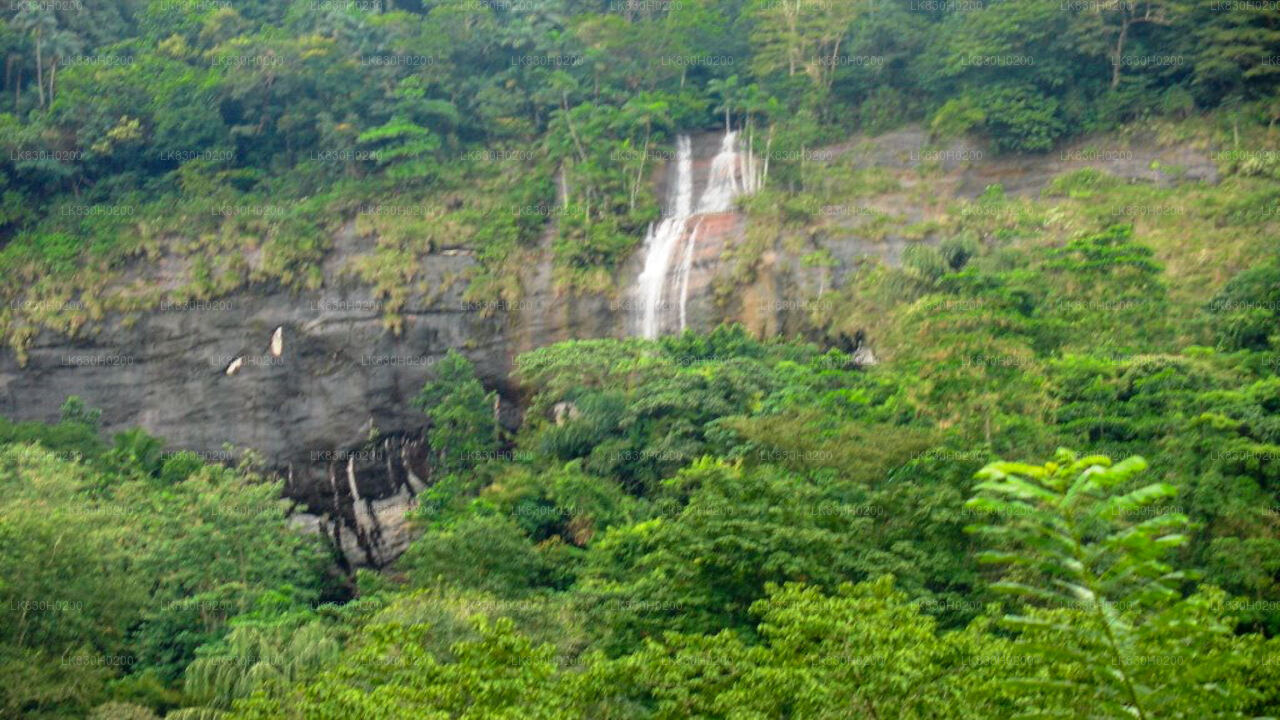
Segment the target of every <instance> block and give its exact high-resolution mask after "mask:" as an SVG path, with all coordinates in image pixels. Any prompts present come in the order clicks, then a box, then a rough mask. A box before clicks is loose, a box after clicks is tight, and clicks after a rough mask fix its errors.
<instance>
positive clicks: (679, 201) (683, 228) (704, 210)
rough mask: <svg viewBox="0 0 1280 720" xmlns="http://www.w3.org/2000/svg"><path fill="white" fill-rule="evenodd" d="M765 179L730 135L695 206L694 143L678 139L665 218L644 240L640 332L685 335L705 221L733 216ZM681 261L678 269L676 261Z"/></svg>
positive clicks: (638, 311) (638, 313)
mask: <svg viewBox="0 0 1280 720" xmlns="http://www.w3.org/2000/svg"><path fill="white" fill-rule="evenodd" d="M759 186H760V177H759V174H758V173H757V172H756V164H755V159H754V158H753V157H752V156H751V153H750V152H743V151H741V150H739V148H738V134H737V133H736V132H726V133H725V136H724V140H723V141H722V142H721V144H720V151H719V153H717V154H716V156H715V157H714V158H712V160H711V167H710V170H709V172H708V173H707V184H706V188H705V189H703V191H702V195H701V197H699V198H698V202H697V204H696V205H695V204H694V177H693V142H692V140H691V139H690V138H689V136H687V135H681V136H679V137H678V138H677V139H676V179H675V183H674V184H673V185H672V186H671V189H670V190H669V191H668V194H667V204H666V208H665V213H666V215H665V216H664V217H663V218H662V219H661V220H660V221H659V222H658V223H657V224H656V225H653V226H650V228H649V234H648V235H647V236H646V237H645V240H644V253H645V254H644V268H643V269H642V270H641V271H640V277H639V278H638V280H637V282H636V295H637V307H636V313H635V315H636V329H637V332H638V334H639V335H641V336H642V337H646V338H655V337H658V336H659V335H661V334H662V333H664V332H681V331H683V330H684V329H685V327H686V326H687V324H688V318H687V314H686V310H687V305H688V300H689V276H690V274H691V273H692V270H693V261H694V258H695V254H694V250H695V248H696V246H697V242H698V234H699V231H700V230H701V228H702V223H703V220H704V219H705V218H704V216H705V215H711V214H716V213H726V212H729V211H731V210H733V205H734V201H736V200H737V198H738V197H739V196H741V195H745V194H749V193H752V192H755V191H756V190H757V189H759ZM677 258H679V262H678V264H676V260H677Z"/></svg>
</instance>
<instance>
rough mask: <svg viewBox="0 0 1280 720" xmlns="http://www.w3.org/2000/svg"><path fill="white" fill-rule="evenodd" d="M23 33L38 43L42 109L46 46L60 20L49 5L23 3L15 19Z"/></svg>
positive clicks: (37, 73)
mask: <svg viewBox="0 0 1280 720" xmlns="http://www.w3.org/2000/svg"><path fill="white" fill-rule="evenodd" d="M13 22H14V24H15V25H16V26H17V27H18V28H19V29H20V30H22V31H23V32H28V33H31V35H32V37H33V38H35V43H36V89H37V90H38V91H39V94H40V109H42V110H43V109H44V108H45V106H46V98H45V92H44V44H45V41H46V40H48V39H49V38H50V37H51V36H52V35H53V34H54V33H56V32H57V30H58V18H57V16H56V15H54V13H53V9H52V8H51V7H50V6H49V5H48V4H47V3H38V2H26V3H21V4H20V7H19V9H18V12H17V14H15V15H14V18H13Z"/></svg>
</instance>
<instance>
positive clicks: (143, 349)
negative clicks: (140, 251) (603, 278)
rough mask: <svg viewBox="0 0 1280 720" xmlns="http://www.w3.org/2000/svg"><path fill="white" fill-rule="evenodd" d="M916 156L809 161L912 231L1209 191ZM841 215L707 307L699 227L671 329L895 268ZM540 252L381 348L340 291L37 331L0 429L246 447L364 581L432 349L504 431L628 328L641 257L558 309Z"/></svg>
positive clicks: (729, 217) (890, 240)
mask: <svg viewBox="0 0 1280 720" xmlns="http://www.w3.org/2000/svg"><path fill="white" fill-rule="evenodd" d="M723 137H724V136H723V134H721V133H707V134H705V135H697V136H693V138H692V141H691V144H692V155H693V162H692V165H693V186H694V189H693V193H694V195H695V197H697V196H701V195H702V194H704V192H705V189H706V188H707V186H708V184H709V182H710V180H709V178H710V174H711V172H712V166H713V164H714V163H713V158H715V157H716V156H717V155H718V154H719V153H720V152H721V151H722V150H723ZM926 141H927V137H926V135H925V133H923V132H922V131H919V130H905V131H901V132H897V133H892V134H890V135H886V136H882V137H880V138H876V139H874V140H871V139H866V140H863V141H858V142H850V143H847V144H845V145H842V146H839V147H834V148H828V149H826V150H823V151H822V152H821V154H824V155H827V156H828V157H830V158H834V159H835V160H836V161H837V162H840V163H849V164H851V165H852V166H854V167H867V166H872V165H875V166H879V167H884V168H887V169H889V170H890V172H893V173H897V176H898V177H899V180H900V181H901V183H902V184H903V188H904V189H903V192H902V193H901V196H900V197H895V196H893V195H888V196H880V197H879V198H878V199H877V202H880V203H888V204H890V205H893V207H891V208H884V209H887V210H891V211H892V213H893V214H894V215H895V216H896V217H901V218H902V219H903V220H904V221H905V222H903V224H907V223H914V222H919V221H921V220H925V219H928V218H929V217H930V214H931V213H933V212H935V211H936V209H937V207H940V206H941V205H942V204H943V203H944V201H945V200H946V198H953V197H973V196H976V195H977V194H979V193H981V192H982V191H983V189H985V188H986V187H987V186H988V185H990V184H992V183H996V182H999V183H1003V185H1004V187H1005V189H1006V191H1007V192H1011V193H1021V194H1031V193H1034V192H1036V191H1038V190H1039V189H1040V188H1041V187H1043V186H1044V184H1045V183H1047V182H1048V181H1049V179H1051V178H1052V177H1053V176H1054V175H1056V174H1058V173H1060V172H1063V171H1065V170H1069V169H1073V168H1075V167H1083V166H1085V165H1094V166H1097V167H1100V168H1102V169H1104V170H1107V171H1109V172H1112V173H1114V174H1117V175H1121V176H1124V177H1132V178H1139V179H1143V180H1148V181H1153V182H1166V181H1168V178H1167V177H1166V176H1165V175H1163V174H1162V173H1160V172H1159V171H1158V170H1152V169H1151V168H1152V167H1153V165H1152V160H1157V159H1159V160H1163V161H1164V162H1165V163H1166V164H1168V165H1177V166H1180V168H1181V172H1183V173H1184V177H1189V178H1192V179H1196V178H1200V179H1208V180H1212V179H1214V177H1215V173H1214V170H1213V165H1212V163H1211V162H1209V161H1208V159H1207V157H1204V156H1201V155H1196V154H1195V153H1187V152H1183V151H1179V152H1176V153H1172V154H1171V152H1169V151H1157V150H1146V151H1130V152H1129V154H1117V155H1116V156H1115V157H1113V158H1111V159H1107V158H1098V157H1093V156H1091V154H1090V152H1089V151H1088V148H1086V147H1083V146H1081V147H1079V148H1075V149H1074V150H1068V151H1065V152H1063V153H1061V154H1058V155H1053V156H1047V157H1042V158H1018V159H1014V160H999V159H994V160H988V159H985V158H984V157H983V155H982V153H981V151H980V150H979V149H978V148H977V147H975V146H972V145H968V144H965V143H959V144H957V145H954V146H952V147H951V148H950V149H948V150H946V151H942V152H941V153H940V154H938V155H936V158H935V157H934V156H931V154H930V152H929V151H926V147H927V145H926ZM930 162H934V163H935V165H940V166H941V173H940V174H937V175H936V177H930V178H929V179H928V182H929V183H931V187H935V186H936V193H937V196H938V198H940V199H937V200H934V201H931V202H927V203H921V202H920V201H919V200H918V199H915V196H913V195H911V194H910V190H911V188H910V183H912V182H915V183H918V182H921V181H920V179H919V173H918V171H917V169H918V168H919V167H920V166H921V165H922V164H925V163H930ZM672 175H673V173H671V172H668V169H667V168H661V167H660V168H656V169H655V174H654V178H655V182H656V183H657V185H658V195H659V197H668V196H669V195H670V193H668V192H667V185H668V184H669V183H671V182H672V180H671V177H672ZM913 178H915V179H914V180H913ZM847 215H848V217H847V218H846V217H840V218H837V222H834V223H832V226H833V228H834V229H830V230H829V231H828V232H826V233H824V235H823V236H822V237H821V238H819V239H818V241H819V244H820V245H821V246H822V247H825V248H826V249H828V250H829V251H830V252H831V254H832V256H833V257H834V258H835V260H836V266H835V267H834V268H805V267H802V265H801V263H800V262H799V259H798V258H797V257H795V253H790V254H789V253H787V252H786V251H785V250H784V249H783V247H782V243H781V240H779V241H777V242H775V243H774V244H773V246H771V247H769V248H766V251H765V252H764V254H763V256H762V258H761V261H760V263H759V267H758V268H757V270H756V272H755V279H754V281H753V282H752V283H751V284H749V285H744V286H741V287H735V288H734V293H733V296H732V297H731V298H729V302H727V303H726V302H720V303H717V302H716V301H715V300H714V292H713V288H714V287H715V285H716V282H717V278H722V277H723V276H724V275H725V273H726V272H727V271H726V267H725V265H726V263H725V262H723V258H724V256H725V254H726V252H728V251H729V250H730V249H731V248H733V247H734V246H735V245H736V244H738V243H740V242H741V241H742V240H743V238H744V237H745V233H746V220H745V218H744V217H743V215H742V214H741V213H740V212H738V211H736V210H733V209H732V208H730V209H728V210H725V209H723V208H717V209H716V211H715V212H708V213H705V214H703V215H702V217H701V227H700V229H699V231H698V241H697V243H696V245H694V246H693V253H692V257H691V258H690V263H689V266H688V267H689V270H688V273H687V308H686V314H687V318H688V322H687V325H688V326H689V327H692V328H702V329H706V328H710V327H712V326H714V325H715V324H716V323H718V322H720V321H722V320H725V319H736V320H742V321H745V322H746V323H747V324H748V326H749V327H750V328H751V329H753V330H754V331H756V332H758V333H762V334H769V333H776V332H785V331H789V330H790V329H792V328H794V327H795V326H796V322H795V319H794V318H795V316H796V314H798V313H800V312H802V310H798V309H797V307H798V306H796V305H795V304H794V303H793V302H792V299H793V298H798V297H801V296H803V297H812V296H813V295H814V294H815V293H814V289H813V288H814V287H815V286H820V285H822V284H825V287H832V286H834V285H836V284H839V283H840V282H842V277H843V274H844V273H845V272H847V271H848V269H849V268H851V267H852V266H854V265H855V264H856V263H857V262H858V261H859V259H860V258H865V257H868V256H873V257H878V258H880V259H882V260H884V261H887V262H890V263H896V262H897V260H898V258H900V255H901V250H902V247H904V246H905V243H906V240H905V239H903V238H901V237H897V236H895V235H893V234H892V233H889V234H888V235H884V234H883V233H882V234H881V235H879V236H877V237H876V238H875V239H870V238H869V237H867V236H866V235H865V234H864V233H863V232H862V231H860V230H859V227H860V225H859V223H860V221H861V219H862V218H860V217H859V214H858V213H847ZM551 237H552V235H551V234H550V233H549V234H548V235H547V237H546V238H545V243H544V248H543V249H542V251H541V253H540V254H535V255H534V256H531V257H530V258H529V262H528V263H526V268H527V269H526V271H525V274H524V276H523V277H522V278H521V284H522V286H523V289H524V299H523V300H522V302H521V303H520V305H519V306H518V307H510V308H502V307H500V308H496V312H480V311H478V310H477V309H476V308H475V307H472V306H469V305H468V304H467V303H465V302H464V301H463V299H462V293H463V290H464V288H463V283H461V282H454V280H456V279H457V278H458V277H460V276H462V275H463V274H464V273H465V272H466V271H467V269H468V268H470V267H471V266H472V265H473V264H474V263H475V260H474V259H473V258H472V257H470V255H468V254H467V253H465V252H457V251H448V252H443V253H439V254H437V255H435V256H433V257H432V258H431V259H430V261H429V262H427V263H425V264H424V266H423V267H422V268H420V270H421V273H422V275H423V276H425V280H426V281H427V283H426V286H427V287H433V288H440V289H441V290H440V292H439V294H438V295H435V296H432V297H430V298H424V297H414V298H410V299H409V300H408V302H407V304H406V307H405V308H404V311H403V313H402V314H403V317H404V323H403V328H402V330H401V332H400V333H399V334H394V333H392V332H390V331H388V330H387V329H386V328H385V326H384V324H383V312H382V311H383V306H382V304H381V302H380V301H379V300H378V299H376V298H375V297H374V296H373V294H372V293H371V290H370V289H369V288H368V287H364V286H361V285H359V284H355V283H354V282H351V281H345V282H344V281H334V282H331V283H328V284H326V286H325V287H324V288H323V289H321V290H318V291H314V292H301V293H298V292H292V291H288V290H284V289H280V288H274V287H266V286H257V287H251V288H249V289H247V290H244V291H241V292H237V293H235V294H232V295H230V296H227V297H223V298H220V299H218V300H215V301H211V302H209V303H205V304H194V305H189V306H182V307H169V308H161V309H158V310H156V311H153V312H147V313H144V314H142V315H141V316H140V317H137V318H130V319H126V318H123V317H108V318H107V319H105V320H104V321H102V322H100V323H98V324H96V325H91V326H89V327H87V328H85V329H84V330H82V332H80V333H79V334H78V335H77V337H75V338H67V337H64V336H59V335H56V334H53V333H50V332H45V333H43V334H41V335H39V336H37V337H36V338H35V339H34V340H33V342H32V343H31V346H30V350H29V361H28V363H27V364H26V366H25V367H21V366H19V364H18V362H17V359H16V358H15V357H14V355H13V353H12V352H11V351H9V350H8V349H5V350H4V351H3V352H0V415H4V416H6V417H10V418H14V419H17V420H41V421H53V420H56V419H57V417H58V414H59V406H60V405H61V403H62V402H63V401H64V400H65V399H66V397H67V396H70V395H78V396H80V397H81V398H83V399H84V401H85V402H86V403H87V404H88V405H89V406H90V407H96V408H101V409H102V420H103V425H104V431H105V432H107V433H114V432H118V431H121V430H124V429H127V428H130V427H142V428H143V429H145V430H147V431H148V432H151V433H153V434H156V435H159V436H161V437H163V438H165V439H166V440H167V442H168V447H169V448H170V449H172V450H179V449H181V450H191V451H194V452H196V453H199V454H201V455H202V456H204V457H206V458H207V459H209V460H216V461H223V462H235V461H236V460H237V459H238V458H239V457H240V455H241V453H242V452H243V451H244V450H246V449H252V450H253V451H254V452H256V453H257V454H258V455H259V456H260V457H261V458H262V460H263V462H264V464H265V466H266V467H267V468H268V469H269V470H272V471H275V472H278V473H279V474H280V475H281V476H282V477H284V478H285V480H286V493H287V495H288V496H289V497H291V498H293V499H295V500H297V501H298V502H299V503H300V504H301V505H302V506H304V507H303V510H302V511H301V512H300V513H299V514H298V515H297V516H296V518H295V520H296V522H297V524H298V525H299V526H300V527H304V528H308V529H310V530H313V531H316V532H322V533H324V534H326V535H327V536H329V537H330V538H332V539H333V541H334V542H335V544H336V545H337V547H339V548H340V549H341V550H342V553H343V555H344V556H345V558H346V559H347V561H348V563H349V564H351V565H372V566H380V565H383V564H385V563H387V562H389V561H390V560H391V559H393V558H395V557H396V556H397V555H398V554H399V553H400V552H401V551H402V550H403V549H404V547H405V546H406V545H407V544H408V542H409V539H410V537H409V533H408V530H407V527H406V523H405V521H404V516H405V512H406V511H407V510H408V509H410V508H411V507H412V506H413V502H414V500H413V498H414V496H415V495H416V494H417V493H419V492H420V491H421V490H422V489H424V488H425V487H427V486H429V485H430V483H431V482H432V479H431V477H430V475H429V468H428V465H427V463H426V461H425V459H426V456H427V448H425V447H424V446H423V442H422V439H421V438H422V430H423V426H424V424H425V419H424V417H423V415H422V413H421V412H420V411H418V410H417V409H415V408H414V407H413V406H412V404H411V400H412V399H413V398H414V397H415V396H416V395H417V393H418V392H419V390H420V389H421V388H422V386H423V384H424V383H425V382H426V381H427V380H428V379H429V378H430V377H431V376H432V365H433V364H434V363H435V362H436V361H438V360H439V359H440V358H441V357H443V356H444V354H445V353H446V352H447V351H448V350H449V349H450V348H457V349H459V350H461V351H462V352H464V354H466V355H467V356H468V357H470V358H471V359H472V360H473V361H474V362H475V363H476V365H477V368H478V370H479V373H480V375H481V377H482V379H483V380H484V382H485V384H486V386H488V387H490V388H494V389H496V390H497V391H498V393H499V395H500V397H501V398H503V402H502V403H501V407H502V408H503V413H502V418H503V420H504V422H506V423H507V424H509V425H512V424H515V423H517V422H518V421H519V418H518V416H517V413H518V410H517V408H518V397H517V391H516V389H515V388H512V387H510V386H509V385H508V382H509V381H508V375H509V371H510V369H511V364H512V359H513V357H514V356H515V355H516V354H518V353H520V352H523V351H526V350H529V349H532V348H535V347H539V346H542V345H546V344H549V343H553V342H557V341H561V340H566V339H572V338H584V337H607V336H619V335H623V334H629V333H632V332H634V327H633V323H634V318H635V316H634V312H635V307H634V301H633V300H632V299H631V298H632V296H631V294H630V293H628V292H626V288H628V287H630V286H631V284H632V283H634V281H635V279H636V278H637V276H638V275H639V272H640V268H641V267H642V263H643V257H642V256H643V250H641V251H640V252H637V254H636V257H635V258H634V259H633V260H632V261H631V262H629V263H627V264H626V265H625V266H624V267H623V268H621V269H620V270H619V279H618V284H619V289H620V292H619V293H618V294H617V295H616V296H613V297H609V296H605V295H588V296H582V295H578V296H567V295H564V294H562V293H560V292H558V291H557V290H556V288H555V287H554V284H553V282H552V272H551V268H550V249H549V248H550V240H551ZM362 244H364V245H367V244H368V239H367V238H363V239H362V238H358V237H356V236H355V234H354V232H353V231H352V230H351V229H350V228H348V229H347V230H346V231H344V232H343V233H341V234H340V235H339V236H338V237H337V238H335V242H334V250H333V251H332V252H331V253H330V258H329V259H328V260H327V261H326V266H327V267H326V273H325V274H326V277H341V273H337V272H329V270H332V269H333V268H332V267H328V266H329V265H330V264H336V263H339V262H340V261H341V260H342V259H343V258H344V256H350V255H352V254H353V253H356V252H358V251H359V250H360V247H361V245H362ZM489 310H494V309H493V308H490V309H489ZM277 330H278V333H277ZM274 350H279V352H278V354H277V353H276V352H274ZM866 352H867V353H868V355H867V357H871V356H870V355H869V352H870V351H869V349H868V350H866ZM572 411H573V409H571V408H566V409H564V412H565V413H570V412H572ZM374 437H376V438H377V441H376V442H374V443H371V442H370V438H374Z"/></svg>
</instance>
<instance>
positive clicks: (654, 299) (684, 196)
mask: <svg viewBox="0 0 1280 720" xmlns="http://www.w3.org/2000/svg"><path fill="white" fill-rule="evenodd" d="M667 205H668V207H669V208H670V213H671V214H670V215H669V216H668V217H666V218H663V219H662V220H661V221H659V222H658V224H657V226H650V228H649V235H648V237H646V238H645V239H644V247H645V256H644V269H643V270H641V271H640V280H639V282H638V283H637V286H638V289H639V294H640V305H639V310H640V334H641V335H643V336H644V337H647V338H652V337H657V336H658V333H659V332H660V331H661V328H660V327H659V322H660V320H661V317H662V310H663V306H662V303H663V291H664V290H665V289H666V286H667V271H668V269H669V267H670V265H671V255H672V254H673V253H674V252H675V249H676V243H678V242H679V241H680V237H681V236H682V235H684V228H685V225H686V224H687V223H688V222H689V216H690V215H691V214H692V213H693V141H692V140H690V139H689V136H688V135H681V136H680V137H679V138H677V139H676V183H675V185H674V186H672V188H671V190H670V193H669V194H668V202H667Z"/></svg>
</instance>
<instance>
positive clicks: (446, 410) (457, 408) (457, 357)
mask: <svg viewBox="0 0 1280 720" xmlns="http://www.w3.org/2000/svg"><path fill="white" fill-rule="evenodd" d="M496 401H497V395H496V394H494V393H485V390H484V386H483V385H481V384H480V381H479V380H478V379H476V371H475V366H474V365H472V364H471V361H470V360H468V359H467V358H466V357H465V356H463V355H462V354H461V353H459V352H458V351H456V350H453V349H450V350H449V352H448V354H446V355H445V356H444V358H442V359H441V360H440V362H439V363H437V364H436V379H435V380H434V381H432V382H429V383H427V384H426V386H424V387H423V388H422V392H421V393H419V395H418V397H417V399H416V400H415V401H414V402H415V404H416V405H417V406H418V407H419V408H422V410H423V411H424V412H426V414H427V417H428V418H429V419H430V420H431V428H430V429H429V430H428V431H427V441H428V442H430V443H431V447H432V449H433V450H434V451H435V452H436V456H437V458H438V462H439V465H440V467H441V468H442V469H444V470H446V471H449V472H453V471H457V470H463V469H466V468H470V467H473V466H475V465H478V464H480V463H481V462H482V461H483V460H484V459H485V458H487V457H492V454H493V451H494V450H495V449H496V448H497V441H498V437H497V431H498V426H497V418H496V417H495V416H494V407H495V405H494V403H495V402H496Z"/></svg>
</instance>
